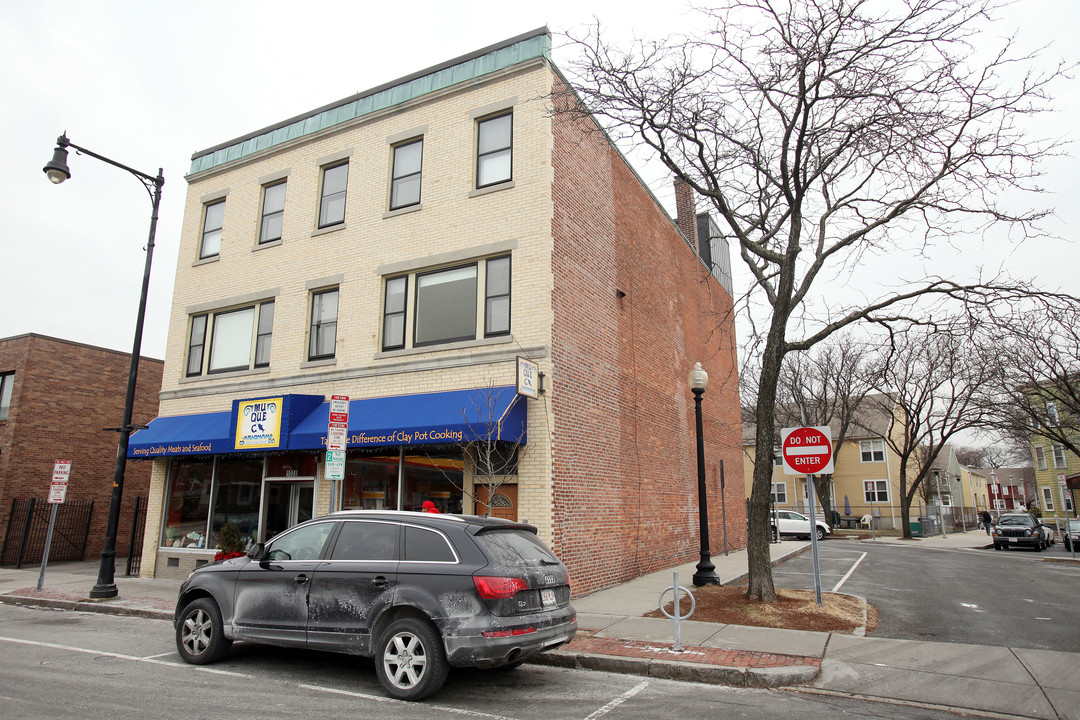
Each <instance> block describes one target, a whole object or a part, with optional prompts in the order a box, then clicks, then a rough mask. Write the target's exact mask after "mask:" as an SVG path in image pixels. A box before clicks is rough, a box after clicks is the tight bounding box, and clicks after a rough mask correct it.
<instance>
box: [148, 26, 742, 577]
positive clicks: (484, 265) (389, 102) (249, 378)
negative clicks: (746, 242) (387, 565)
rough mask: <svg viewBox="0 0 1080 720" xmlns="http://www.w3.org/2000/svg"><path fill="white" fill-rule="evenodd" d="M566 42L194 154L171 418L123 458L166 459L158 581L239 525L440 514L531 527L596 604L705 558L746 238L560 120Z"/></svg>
mask: <svg viewBox="0 0 1080 720" xmlns="http://www.w3.org/2000/svg"><path fill="white" fill-rule="evenodd" d="M550 46H551V38H550V36H549V34H548V32H547V30H546V28H542V29H539V30H537V31H534V32H531V33H525V34H524V35H521V36H518V37H515V38H510V39H509V40H506V41H504V42H501V43H498V44H496V45H492V46H490V47H486V48H482V49H480V50H477V51H475V52H473V53H469V54H468V55H465V56H462V57H458V58H455V59H453V60H449V61H447V62H446V63H443V64H441V65H438V66H436V67H432V68H428V69H425V70H421V71H419V72H416V73H413V74H412V75H409V76H406V77H403V78H400V79H398V80H395V81H392V82H390V83H387V84H385V85H382V86H380V87H377V88H373V89H371V90H368V91H364V92H361V93H358V94H357V95H354V96H351V97H348V98H345V99H343V100H340V101H338V102H334V103H331V104H329V105H326V106H323V107H320V108H316V109H314V110H312V111H311V112H309V113H305V114H303V115H301V116H298V117H294V118H289V119H286V120H283V121H282V122H280V123H277V124H275V125H273V126H270V127H267V128H263V129H260V130H256V131H254V132H251V133H249V134H247V135H244V136H242V137H239V138H235V139H233V140H229V141H226V142H224V143H221V144H220V145H217V146H214V147H211V148H208V149H206V150H203V151H200V152H197V153H195V154H194V156H193V158H192V164H191V171H190V173H189V174H188V175H187V178H186V179H187V183H188V192H187V202H186V208H185V213H184V221H183V230H182V234H181V242H180V249H179V262H178V265H177V272H176V283H175V294H174V297H173V304H172V312H171V320H170V329H169V339H168V346H167V353H166V357H165V370H164V379H163V382H162V388H161V405H160V417H158V418H157V419H156V420H154V421H153V422H151V423H150V427H149V428H148V429H147V430H144V431H141V432H138V433H136V434H135V435H133V436H132V443H131V450H130V457H132V458H133V459H141V460H144V461H146V462H151V463H152V464H153V475H152V481H151V490H150V506H149V513H148V516H147V523H146V528H147V529H146V533H147V535H146V538H147V539H146V543H145V551H144V556H143V574H144V575H147V576H153V575H155V574H158V575H169V576H175V577H183V576H184V575H186V573H187V572H188V571H190V570H191V569H192V568H194V567H196V566H197V565H199V564H202V563H205V562H208V561H209V560H211V559H212V558H213V556H214V554H215V552H214V551H215V549H216V548H217V547H219V544H220V540H221V531H222V529H223V527H224V526H225V525H226V524H230V523H231V524H232V525H234V526H235V527H237V529H238V530H239V534H240V536H241V538H242V540H243V541H244V542H245V543H252V542H256V541H263V540H266V539H268V538H270V537H272V536H273V535H274V534H275V533H277V532H280V531H282V530H284V529H286V528H288V527H290V526H291V525H293V524H295V523H297V522H299V521H302V520H304V519H305V518H308V517H311V516H313V515H320V514H324V513H326V512H330V511H333V510H338V509H355V508H367V509H399V510H419V509H420V508H421V506H422V504H423V503H424V502H431V503H434V504H435V505H436V506H437V507H438V509H439V510H441V511H442V512H451V513H456V512H466V513H467V512H491V513H493V514H497V515H501V516H503V517H507V518H510V519H515V520H519V521H525V522H528V523H530V524H532V525H534V526H536V527H537V528H538V530H539V532H540V535H541V537H542V538H543V539H544V540H546V541H547V542H548V543H550V544H551V545H553V546H554V548H555V550H556V552H557V553H559V555H560V557H561V558H562V559H563V560H564V561H565V562H566V564H567V566H568V567H569V569H570V572H571V576H572V577H573V578H574V591H575V593H579V594H580V593H584V592H589V591H591V590H594V589H599V588H601V587H606V586H609V585H612V584H616V583H618V582H622V581H625V580H627V579H630V578H633V577H637V576H638V575H640V574H643V573H647V572H651V571H653V570H659V569H662V568H666V567H669V566H670V565H672V564H677V563H680V562H686V561H688V560H691V559H693V558H694V557H695V556H696V555H695V554H696V552H697V546H696V543H697V536H696V534H692V533H688V532H686V531H685V527H687V526H692V527H695V528H696V523H697V505H696V482H695V481H696V458H695V455H694V452H693V450H694V448H693V445H692V442H691V439H692V438H693V434H694V428H695V424H694V399H693V395H692V393H691V392H690V390H689V388H688V387H687V374H688V372H689V371H690V369H691V368H692V367H693V365H694V362H695V361H700V362H701V363H702V364H703V366H704V368H705V370H706V371H707V372H708V373H709V375H710V376H711V377H712V379H713V382H712V383H710V384H709V386H708V388H707V391H706V393H705V395H704V397H703V405H704V415H705V419H704V433H703V437H704V444H705V449H706V456H707V458H708V461H709V463H710V464H709V478H710V492H711V497H712V498H713V499H714V500H719V492H720V486H719V474H718V473H716V472H715V469H716V467H717V466H718V464H719V463H720V462H721V461H726V467H727V468H729V469H728V478H729V479H732V468H736V467H737V466H738V455H737V453H738V447H737V446H736V445H735V444H734V443H733V442H731V441H729V440H728V439H727V438H729V437H731V436H732V435H733V431H734V430H735V428H737V426H738V395H737V393H738V390H737V382H736V381H734V380H733V378H737V375H738V370H737V368H736V367H735V352H734V348H735V338H734V324H733V322H732V321H730V320H727V321H725V323H726V324H724V325H723V326H722V327H720V328H717V327H716V324H715V323H716V320H715V318H718V317H722V318H730V317H731V316H732V313H731V304H732V300H731V286H730V278H729V277H728V276H725V273H724V272H723V271H722V270H723V267H726V262H725V261H724V258H725V257H726V255H727V253H728V251H727V247H726V243H725V242H724V241H723V239H722V238H721V237H719V236H717V237H712V236H711V233H706V235H708V236H706V237H702V238H701V239H700V242H699V238H698V237H697V228H698V227H699V225H700V226H702V227H706V228H708V227H709V224H708V223H707V222H706V223H702V222H700V219H699V218H698V217H696V216H695V215H694V213H693V198H692V197H690V198H685V197H684V198H683V199H684V200H688V201H689V202H688V204H687V205H686V207H688V208H689V210H688V211H687V213H686V217H679V218H678V219H677V220H678V222H676V220H675V219H672V218H671V217H669V216H668V214H667V213H666V212H665V210H664V209H663V207H662V206H660V204H659V203H658V202H657V200H656V198H655V197H654V196H653V194H652V193H651V192H650V190H649V189H648V188H647V187H645V186H644V185H643V184H642V182H641V180H640V178H639V176H638V175H637V174H636V173H635V172H634V171H633V169H632V168H630V167H629V166H628V165H627V163H626V161H625V159H624V158H623V157H622V156H621V154H620V153H619V152H618V150H617V149H616V148H614V147H613V146H612V145H611V143H610V141H609V140H608V138H607V137H606V136H605V135H604V134H603V133H601V132H597V127H596V125H595V124H594V123H593V122H592V121H591V119H590V118H588V117H583V116H580V115H578V116H573V115H571V114H563V113H559V112H553V110H559V109H566V108H567V107H570V106H571V105H572V103H574V102H576V101H575V100H574V99H573V97H572V96H570V95H567V94H565V93H563V94H559V92H558V91H559V90H561V89H563V88H564V87H565V86H564V80H563V77H562V75H561V73H560V72H559V70H558V68H556V67H555V66H554V65H553V64H552V63H551V61H550V58H549V55H550ZM403 52H405V51H404V50H403ZM680 212H681V211H680ZM705 250H708V253H706V252H705ZM706 255H708V258H710V259H706ZM480 445H484V446H485V448H486V450H489V451H490V452H486V453H484V454H483V456H484V458H485V459H484V460H483V461H481V460H478V457H480V455H479V450H478V448H479V447H480ZM735 472H737V471H735ZM478 477H484V478H489V477H495V479H496V480H497V483H496V482H492V483H488V482H486V481H485V482H479V481H478V480H477V478H478ZM734 479H735V482H731V483H728V485H729V486H730V495H731V497H729V498H727V505H728V508H729V515H730V514H732V513H734V514H735V515H736V517H735V518H729V522H728V525H729V527H730V528H733V530H731V531H729V533H728V537H729V540H730V542H731V544H732V545H733V546H735V547H739V546H741V544H742V543H744V542H745V539H744V535H743V531H742V528H743V527H744V525H745V523H744V521H743V519H742V517H741V515H742V509H741V508H742V503H741V502H739V499H740V498H739V497H738V488H739V485H740V483H739V482H738V480H737V478H734ZM661 513H662V514H663V515H664V517H666V518H668V519H670V520H672V522H670V523H667V524H664V525H663V526H660V527H658V526H657V525H656V524H655V523H654V522H652V521H653V519H654V518H655V517H656V516H658V515H659V514H661ZM710 522H711V524H712V526H713V529H712V537H714V538H720V537H722V535H721V529H722V528H721V527H720V518H719V517H713V518H710Z"/></svg>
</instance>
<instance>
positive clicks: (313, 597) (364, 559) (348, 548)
mask: <svg viewBox="0 0 1080 720" xmlns="http://www.w3.org/2000/svg"><path fill="white" fill-rule="evenodd" d="M400 531H401V527H400V525H399V524H398V523H396V522H386V521H378V520H344V521H343V522H342V523H341V531H340V532H339V533H338V535H337V537H336V539H335V540H334V545H333V548H332V549H331V550H330V552H329V554H328V555H327V558H326V561H325V562H324V563H322V564H321V565H320V566H319V568H318V570H316V571H315V575H314V577H312V580H311V584H310V589H309V595H308V634H307V637H308V646H309V647H312V648H318V649H327V650H337V651H344V652H352V653H360V654H365V655H366V654H369V653H370V652H371V625H372V623H373V622H374V620H375V619H376V618H377V617H378V615H379V613H380V612H382V611H383V610H385V609H386V608H387V607H389V606H390V605H391V604H392V603H393V599H394V589H395V587H396V585H397V579H398V572H397V571H398V560H399V559H400V551H399V548H400V545H401V542H400Z"/></svg>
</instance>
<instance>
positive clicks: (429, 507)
mask: <svg viewBox="0 0 1080 720" xmlns="http://www.w3.org/2000/svg"><path fill="white" fill-rule="evenodd" d="M421 507H422V508H424V512H426V513H435V514H436V515H439V514H441V513H439V508H437V507H435V503H433V502H431V501H430V500H425V501H424V504H423V505H421Z"/></svg>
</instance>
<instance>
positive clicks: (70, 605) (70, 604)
mask: <svg viewBox="0 0 1080 720" xmlns="http://www.w3.org/2000/svg"><path fill="white" fill-rule="evenodd" d="M0 604H3V605H21V606H24V607H46V608H53V609H55V610H75V611H78V612H92V613H98V614H100V615H125V616H129V617H141V618H148V619H151V620H168V621H170V622H172V619H173V613H172V611H170V610H154V609H152V608H139V607H128V606H124V605H116V604H111V603H108V602H100V601H96V600H58V599H55V598H38V597H26V596H23V595H0Z"/></svg>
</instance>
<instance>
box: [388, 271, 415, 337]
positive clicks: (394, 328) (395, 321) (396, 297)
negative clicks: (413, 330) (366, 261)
mask: <svg viewBox="0 0 1080 720" xmlns="http://www.w3.org/2000/svg"><path fill="white" fill-rule="evenodd" d="M408 285H409V279H408V278H407V277H396V278H390V279H389V280H387V281H386V299H385V300H384V302H383V350H400V349H401V348H403V347H405V301H406V299H407V297H406V296H407V294H408Z"/></svg>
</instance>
